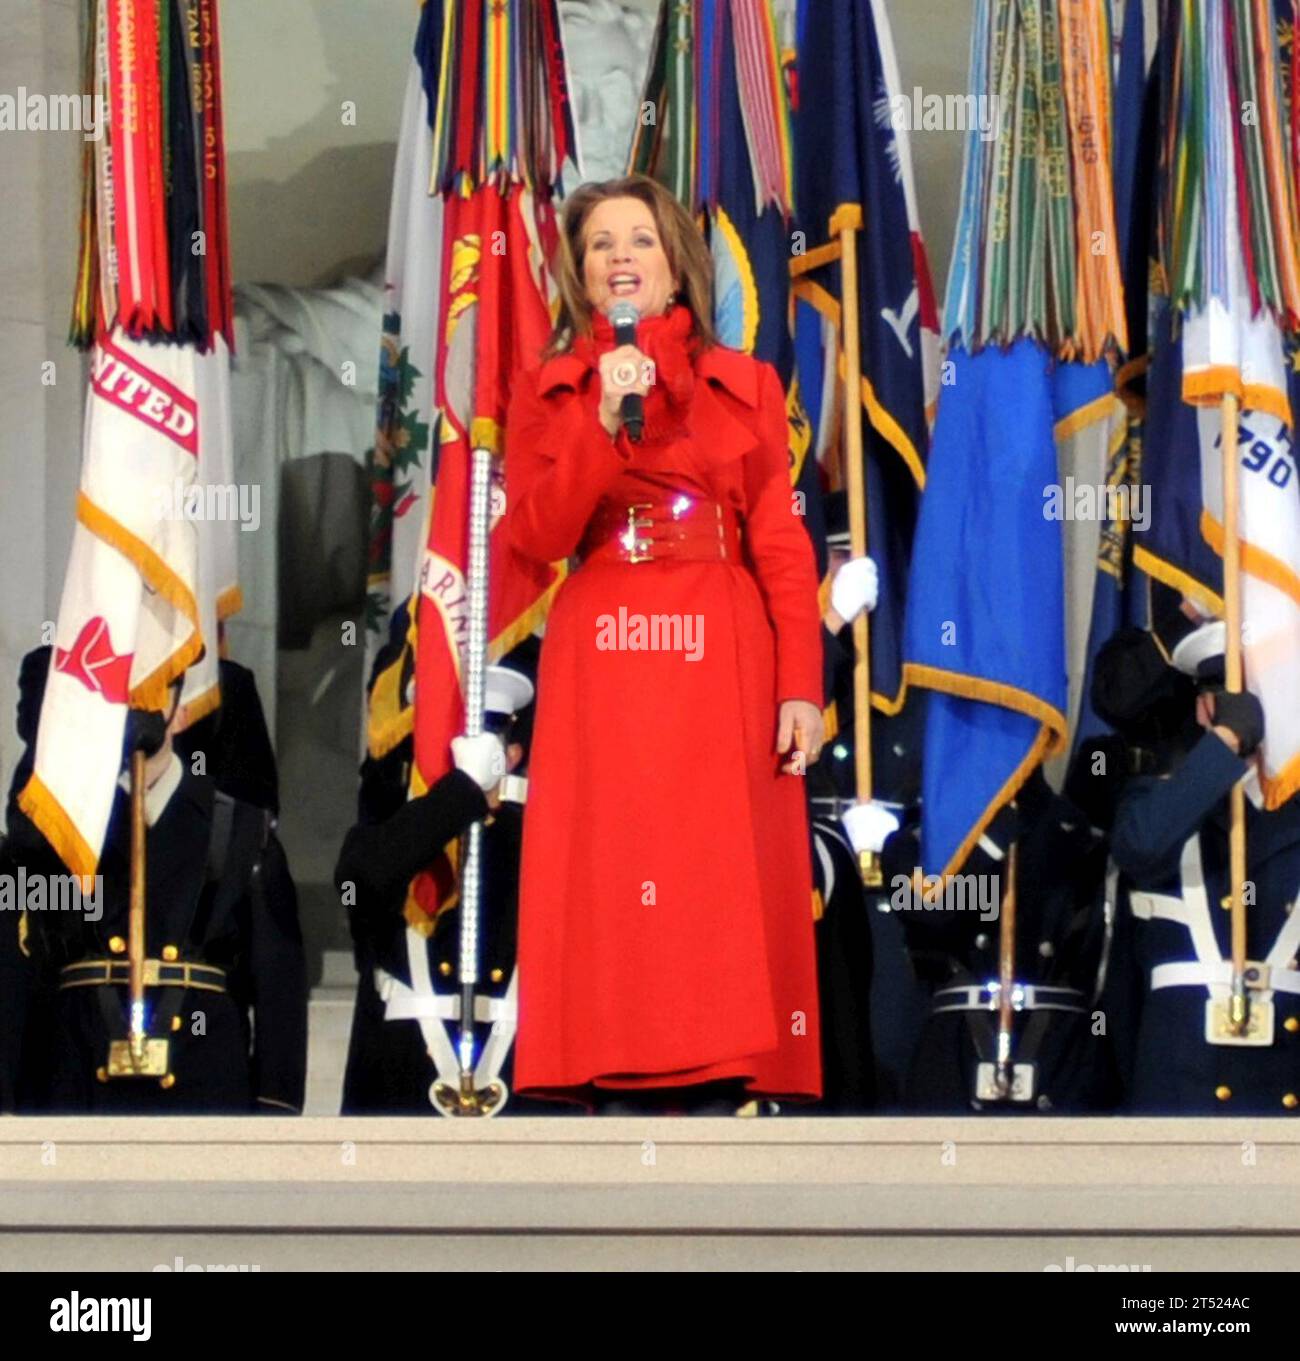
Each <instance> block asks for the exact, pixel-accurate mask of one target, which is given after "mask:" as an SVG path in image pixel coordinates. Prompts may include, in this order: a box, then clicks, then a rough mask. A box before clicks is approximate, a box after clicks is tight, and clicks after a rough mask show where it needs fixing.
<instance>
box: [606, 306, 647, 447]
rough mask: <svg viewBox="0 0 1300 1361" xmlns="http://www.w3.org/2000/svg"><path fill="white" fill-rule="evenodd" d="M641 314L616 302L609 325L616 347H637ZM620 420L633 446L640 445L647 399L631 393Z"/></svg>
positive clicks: (624, 404) (610, 310)
mask: <svg viewBox="0 0 1300 1361" xmlns="http://www.w3.org/2000/svg"><path fill="white" fill-rule="evenodd" d="M640 320H641V313H640V311H639V310H638V308H637V305H636V304H635V303H632V302H616V303H615V304H614V306H613V307H611V308H610V309H609V324H610V325H611V326H612V327H613V328H614V343H615V344H616V345H635V344H636V327H637V322H639V321H640ZM619 419H620V420H621V421H622V422H623V428H624V429H625V430H626V431H627V437H628V439H630V440H631V441H632V443H633V444H640V442H641V432H642V430H643V429H644V428H645V399H644V398H643V397H642V396H641V394H640V393H639V392H629V393H628V394H627V396H626V397H624V398H623V404H622V406H621V407H620V408H619Z"/></svg>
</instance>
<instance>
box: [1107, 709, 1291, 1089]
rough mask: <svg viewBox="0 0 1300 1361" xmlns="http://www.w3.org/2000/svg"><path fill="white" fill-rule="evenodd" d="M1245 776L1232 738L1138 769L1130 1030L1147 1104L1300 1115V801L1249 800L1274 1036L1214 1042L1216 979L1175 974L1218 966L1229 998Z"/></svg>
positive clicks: (1255, 914)
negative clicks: (1233, 877)
mask: <svg viewBox="0 0 1300 1361" xmlns="http://www.w3.org/2000/svg"><path fill="white" fill-rule="evenodd" d="M1245 770H1246V763H1245V762H1244V761H1242V760H1241V759H1240V758H1239V757H1237V756H1236V755H1235V754H1234V753H1233V752H1232V751H1231V750H1230V749H1229V748H1228V746H1227V745H1226V744H1225V743H1223V742H1222V741H1221V740H1220V739H1219V738H1218V737H1217V736H1215V735H1214V734H1213V733H1205V734H1204V735H1202V736H1201V737H1200V739H1199V740H1198V741H1197V742H1196V744H1195V746H1193V747H1192V748H1191V750H1190V751H1189V752H1188V753H1187V755H1186V757H1185V759H1183V761H1182V762H1181V764H1180V765H1178V767H1177V768H1176V769H1175V770H1174V772H1173V773H1172V774H1171V775H1169V776H1166V777H1164V778H1157V777H1148V776H1142V777H1135V778H1134V779H1132V780H1131V781H1130V782H1129V785H1128V787H1127V788H1126V790H1125V792H1124V794H1123V796H1122V798H1121V801H1120V806H1119V811H1118V814H1117V816H1116V820H1115V828H1114V837H1113V843H1112V854H1113V856H1114V858H1115V862H1116V864H1117V865H1118V866H1119V868H1120V870H1121V871H1122V872H1123V875H1124V883H1125V886H1126V888H1127V890H1128V895H1127V896H1128V904H1129V907H1128V909H1126V910H1125V911H1124V912H1123V913H1122V915H1121V922H1122V924H1123V926H1124V936H1125V939H1124V941H1123V948H1124V951H1125V954H1126V956H1127V957H1128V958H1129V959H1130V960H1131V962H1132V965H1133V968H1132V970H1131V972H1130V974H1129V975H1128V977H1129V984H1130V986H1129V990H1128V1006H1129V1007H1131V1012H1132V1022H1131V1025H1130V1026H1128V1027H1126V1028H1125V1029H1126V1032H1127V1035H1128V1038H1129V1040H1130V1042H1131V1043H1130V1047H1129V1049H1128V1051H1127V1058H1128V1064H1127V1065H1126V1066H1127V1067H1128V1068H1129V1070H1130V1072H1131V1085H1130V1091H1129V1105H1130V1107H1131V1108H1132V1109H1133V1110H1135V1111H1142V1112H1151V1113H1156V1114H1162V1115H1173V1114H1225V1115H1231V1114H1234V1113H1235V1114H1241V1113H1242V1112H1247V1113H1250V1114H1262V1115H1277V1116H1286V1115H1290V1114H1293V1113H1295V1112H1296V1111H1297V1110H1300V996H1297V995H1296V992H1294V991H1286V990H1284V989H1285V988H1297V987H1300V971H1298V970H1297V961H1296V958H1295V956H1296V955H1297V953H1300V950H1298V949H1297V948H1296V945H1291V944H1288V939H1287V936H1285V935H1284V934H1283V933H1284V932H1285V931H1286V930H1287V928H1288V924H1289V923H1293V922H1294V924H1293V925H1291V927H1290V929H1291V931H1293V932H1297V933H1298V934H1300V920H1296V919H1294V918H1293V909H1294V904H1295V901H1296V896H1297V891H1298V890H1300V799H1297V798H1293V799H1291V800H1290V801H1289V802H1288V803H1286V804H1284V805H1283V806H1282V807H1281V808H1279V809H1277V810H1276V811H1275V812H1272V813H1268V812H1261V811H1259V810H1257V809H1255V807H1254V806H1253V805H1252V804H1251V802H1250V801H1249V800H1247V801H1246V857H1247V859H1246V879H1247V881H1248V883H1250V884H1253V886H1254V902H1253V903H1252V904H1250V905H1249V906H1248V907H1247V909H1246V923H1247V942H1246V952H1247V957H1248V959H1250V960H1254V961H1261V962H1267V963H1269V964H1270V965H1271V979H1270V981H1271V982H1272V983H1273V984H1274V985H1275V986H1274V989H1273V992H1272V1002H1273V1008H1274V1012H1275V1026H1274V1031H1273V1042H1272V1044H1271V1045H1268V1046H1264V1047H1247V1046H1241V1045H1222V1044H1211V1043H1208V1042H1207V1040H1206V1001H1207V999H1208V998H1209V997H1210V995H1211V989H1210V987H1209V986H1208V985H1207V983H1206V982H1205V981H1203V980H1202V979H1190V978H1188V976H1187V975H1188V970H1187V969H1186V968H1184V969H1183V970H1182V971H1181V974H1180V973H1179V972H1171V970H1170V968H1169V966H1178V965H1181V966H1191V967H1192V969H1197V966H1200V965H1204V964H1205V963H1207V962H1208V963H1209V964H1210V965H1211V966H1213V965H1214V964H1215V963H1216V961H1217V962H1218V964H1219V967H1218V970H1217V972H1218V974H1219V975H1220V978H1221V981H1220V983H1219V985H1218V986H1217V987H1216V988H1215V991H1216V992H1217V993H1218V994H1219V995H1220V996H1226V993H1227V987H1226V980H1227V979H1228V978H1229V977H1230V961H1231V958H1232V953H1231V913H1230V912H1227V911H1224V910H1223V906H1222V904H1223V903H1224V901H1225V899H1226V898H1227V897H1228V894H1229V891H1230V885H1229V866H1228V799H1227V794H1228V791H1229V790H1230V789H1231V788H1232V786H1233V784H1234V783H1235V782H1236V781H1237V780H1238V779H1239V778H1240V777H1241V776H1242V774H1243V773H1244V772H1245ZM1207 930H1208V933H1209V934H1207ZM1198 937H1199V940H1200V949H1199V951H1198V948H1197V939H1198ZM1297 944H1300V942H1297ZM1279 951H1280V953H1279ZM1203 957H1208V958H1203ZM1225 961H1227V962H1228V963H1225ZM1180 980H1186V981H1180ZM1166 983H1169V984H1171V985H1170V986H1165V984H1166ZM1252 995H1253V996H1256V997H1259V996H1261V994H1259V993H1252ZM1262 996H1264V997H1267V993H1265V994H1262Z"/></svg>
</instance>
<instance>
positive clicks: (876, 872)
mask: <svg viewBox="0 0 1300 1361" xmlns="http://www.w3.org/2000/svg"><path fill="white" fill-rule="evenodd" d="M840 279H841V281H842V284H843V287H842V289H841V292H842V294H843V297H842V298H841V300H840V307H841V322H842V329H843V334H844V457H845V461H846V464H847V467H846V473H847V478H848V498H849V552H850V555H851V556H852V557H854V558H860V557H864V556H865V555H866V551H867V488H866V477H865V470H864V469H863V466H862V346H861V333H860V332H859V330H858V325H859V322H858V238H857V232H856V231H855V230H854V228H852V227H843V228H842V229H841V230H840ZM853 752H854V776H855V779H854V784H855V787H856V790H857V796H858V802H859V803H869V802H870V800H871V794H872V788H871V786H872V781H871V631H870V625H869V624H868V622H867V611H866V610H861V611H859V613H858V616H857V618H856V619H854V621H853ZM858 869H859V871H860V872H861V874H862V882H863V883H864V884H865V885H866V887H867V888H879V887H880V885H881V883H882V882H883V875H882V873H881V868H880V856H879V855H878V854H877V853H876V852H875V851H870V850H863V851H859V852H858Z"/></svg>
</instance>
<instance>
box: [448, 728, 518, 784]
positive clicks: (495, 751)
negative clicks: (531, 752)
mask: <svg viewBox="0 0 1300 1361" xmlns="http://www.w3.org/2000/svg"><path fill="white" fill-rule="evenodd" d="M451 759H452V760H453V761H454V762H455V763H456V769H457V770H463V771H464V772H465V774H466V775H468V776H469V777H470V779H471V780H473V781H474V783H475V784H476V785H478V787H479V788H480V789H481V790H482V791H483V792H484V793H485V794H486V793H488V792H489V791H490V790H492V789H495V788H496V787H497V785H499V784H500V783H501V781H502V779H503V778H504V777H505V773H506V749H505V747H504V745H503V744H502V742H501V739H500V738H499V737H498V736H497V735H496V733H491V732H485V733H480V734H479V735H478V736H477V737H466V736H464V734H462V735H461V736H460V737H453V738H452V739H451Z"/></svg>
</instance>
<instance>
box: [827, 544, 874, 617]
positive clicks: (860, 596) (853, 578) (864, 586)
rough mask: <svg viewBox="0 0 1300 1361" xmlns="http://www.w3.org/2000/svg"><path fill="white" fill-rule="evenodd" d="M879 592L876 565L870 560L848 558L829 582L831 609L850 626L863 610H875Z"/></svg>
mask: <svg viewBox="0 0 1300 1361" xmlns="http://www.w3.org/2000/svg"><path fill="white" fill-rule="evenodd" d="M879 591H880V579H879V574H878V573H877V572H876V564H875V563H874V562H873V561H872V560H871V559H870V558H850V559H849V561H848V562H846V563H845V564H844V565H843V566H842V567H841V568H840V569H839V570H838V571H837V572H836V573H835V577H834V579H833V580H832V581H831V609H833V610H834V611H835V613H836V614H838V615H839V617H840V618H841V619H843V620H844V622H845V623H846V624H851V623H852V622H853V621H854V620H855V619H856V618H857V617H858V615H859V614H861V613H862V611H863V610H874V609H875V608H876V597H877V595H878V594H879Z"/></svg>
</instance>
